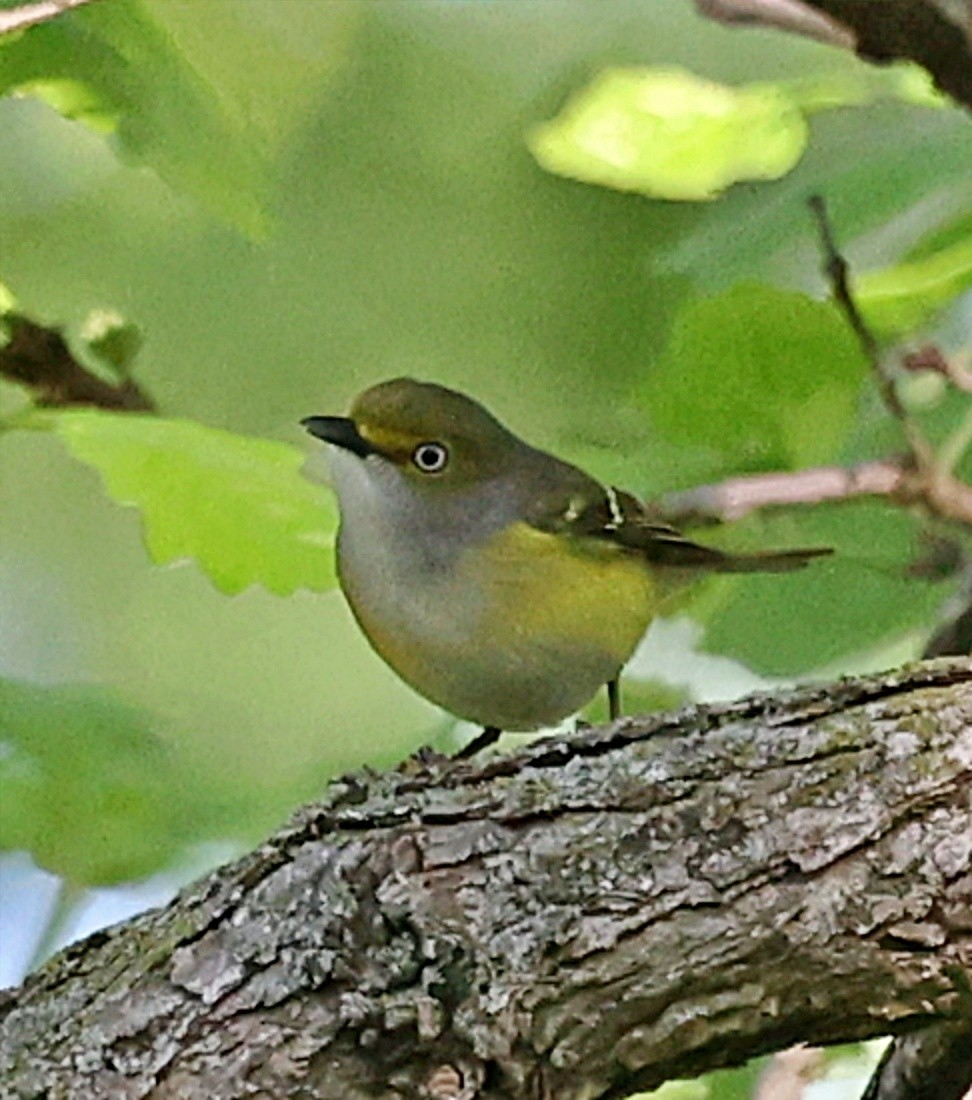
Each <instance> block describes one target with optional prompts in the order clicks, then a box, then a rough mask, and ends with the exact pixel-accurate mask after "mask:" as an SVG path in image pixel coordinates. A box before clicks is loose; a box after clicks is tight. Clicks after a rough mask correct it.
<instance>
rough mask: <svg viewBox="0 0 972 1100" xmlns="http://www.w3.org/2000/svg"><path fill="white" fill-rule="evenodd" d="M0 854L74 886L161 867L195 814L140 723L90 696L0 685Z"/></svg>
mask: <svg viewBox="0 0 972 1100" xmlns="http://www.w3.org/2000/svg"><path fill="white" fill-rule="evenodd" d="M0 740H2V742H3V744H4V747H5V750H4V753H3V755H2V756H0V789H2V791H3V797H2V798H0V849H5V850H10V849H17V848H24V849H27V850H28V851H29V852H31V854H32V855H33V856H34V858H35V859H36V860H37V862H38V863H39V864H40V865H41V866H42V867H45V868H47V869H48V870H50V871H54V872H55V873H56V874H60V875H63V876H64V877H65V878H66V879H68V880H69V881H71V882H73V883H83V884H84V885H87V886H100V885H105V884H109V883H115V882H121V881H125V880H129V879H134V878H141V877H142V876H144V875H147V874H150V873H151V872H153V871H157V870H158V869H159V868H161V867H164V866H166V864H168V863H169V862H170V861H171V860H172V859H173V857H174V856H176V855H177V854H178V852H179V851H180V850H181V849H182V846H183V845H184V844H185V843H186V840H187V839H188V838H191V837H192V834H193V827H190V828H189V829H187V827H186V823H187V822H191V821H196V822H198V811H199V807H198V806H193V805H192V799H191V794H190V784H189V783H188V782H187V777H186V776H185V775H183V774H180V772H179V769H178V767H177V766H176V765H175V763H174V761H173V759H172V757H171V754H170V753H169V752H168V750H167V749H166V747H165V745H164V743H163V742H162V741H161V739H160V738H159V737H158V736H157V735H156V734H155V732H154V731H153V729H152V723H151V721H150V719H149V717H148V716H147V715H146V714H145V713H143V712H141V711H138V710H136V709H135V708H133V707H131V706H127V705H125V704H124V703H122V702H120V701H119V700H117V699H115V698H114V697H112V696H111V695H110V694H109V693H107V692H104V691H102V690H101V689H99V688H94V687H88V686H62V687H57V688H48V687H36V686H33V685H30V684H24V683H17V682H14V681H9V680H2V679H0Z"/></svg>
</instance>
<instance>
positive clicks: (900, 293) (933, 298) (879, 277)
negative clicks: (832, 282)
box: [853, 234, 972, 339]
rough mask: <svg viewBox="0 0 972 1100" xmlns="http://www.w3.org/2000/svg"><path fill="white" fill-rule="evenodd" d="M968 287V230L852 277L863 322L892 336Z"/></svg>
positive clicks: (971, 278) (971, 260)
mask: <svg viewBox="0 0 972 1100" xmlns="http://www.w3.org/2000/svg"><path fill="white" fill-rule="evenodd" d="M969 287H972V234H970V235H969V236H967V237H966V238H965V239H963V240H958V241H955V242H954V243H953V244H951V245H949V246H947V247H945V248H943V249H942V250H941V251H940V252H936V253H933V254H932V255H930V256H922V257H921V258H919V259H910V260H904V261H902V262H901V263H898V264H894V265H893V266H891V267H887V268H884V269H883V270H881V271H868V272H864V273H863V274H861V275H858V276H856V277H855V278H854V280H853V289H854V295H855V298H856V300H857V303H858V305H859V306H860V307H861V310H862V312H863V314H864V318H865V320H866V321H867V323H868V324H869V325H870V326H871V328H872V329H874V330H875V331H876V332H877V333H878V334H879V335H880V336H882V337H884V338H885V339H892V338H894V337H896V336H902V335H904V334H906V333H912V332H914V331H915V330H916V329H918V328H920V327H921V326H922V325H924V324H925V323H926V322H928V321H929V320H930V319H931V318H932V317H933V316H934V314H935V313H936V312H937V311H938V310H940V309H942V308H943V307H944V306H947V305H948V304H949V303H950V302H953V301H954V300H955V299H956V298H957V297H958V296H959V295H960V294H961V293H962V292H963V291H965V290H968V289H969Z"/></svg>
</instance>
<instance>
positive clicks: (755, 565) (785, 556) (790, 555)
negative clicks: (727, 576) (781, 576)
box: [703, 546, 833, 573]
mask: <svg viewBox="0 0 972 1100" xmlns="http://www.w3.org/2000/svg"><path fill="white" fill-rule="evenodd" d="M832 553H833V549H832V548H831V547H829V546H817V547H812V548H809V549H805V550H764V551H761V552H759V553H754V554H724V553H722V552H721V551H715V552H714V557H713V558H712V559H711V560H710V561H709V562H707V563H706V564H705V565H704V566H703V568H705V569H711V570H713V572H716V573H792V572H793V571H794V570H795V569H803V568H804V566H806V565H808V564H809V563H810V562H811V561H813V560H814V558H824V557H826V556H827V555H828V554H832Z"/></svg>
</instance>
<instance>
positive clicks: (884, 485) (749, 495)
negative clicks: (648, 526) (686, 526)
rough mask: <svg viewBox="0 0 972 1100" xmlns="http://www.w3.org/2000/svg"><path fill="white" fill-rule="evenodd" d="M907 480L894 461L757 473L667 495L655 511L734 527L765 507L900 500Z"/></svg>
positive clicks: (902, 468)
mask: <svg viewBox="0 0 972 1100" xmlns="http://www.w3.org/2000/svg"><path fill="white" fill-rule="evenodd" d="M908 479H909V473H908V471H907V470H906V469H905V465H904V464H903V463H902V462H900V461H897V460H894V459H879V460H877V461H875V462H864V463H861V464H860V465H859V466H848V467H845V466H814V467H812V468H810V469H809V470H792V471H788V472H786V473H772V474H752V475H750V476H748V477H732V478H728V479H727V480H726V481H719V482H715V483H713V484H710V485H697V486H695V487H694V488H692V489H686V490H684V491H682V492H679V493H668V494H667V495H665V496H663V497H661V498H660V499H659V500H658V501H657V502H655V507H656V508H657V509H658V511H659V514H660V515H661V516H662V517H663V518H664V519H666V520H667V521H668V522H670V523H675V524H682V523H730V522H732V521H734V520H739V519H743V518H744V517H745V516H748V515H750V514H751V513H753V512H757V511H759V510H760V509H762V508H779V507H786V506H788V505H796V504H820V503H822V502H824V501H837V500H852V499H854V498H855V497H862V496H877V497H896V496H898V495H899V494H902V493H904V492H905V491H906V488H907V485H908Z"/></svg>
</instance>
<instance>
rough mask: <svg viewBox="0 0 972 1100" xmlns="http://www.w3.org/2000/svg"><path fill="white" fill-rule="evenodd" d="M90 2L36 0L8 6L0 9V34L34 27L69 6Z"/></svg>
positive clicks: (54, 16)
mask: <svg viewBox="0 0 972 1100" xmlns="http://www.w3.org/2000/svg"><path fill="white" fill-rule="evenodd" d="M91 2H92V0H37V3H34V4H23V5H21V6H20V7H19V8H8V9H7V10H6V11H0V34H12V33H13V32H14V31H25V30H27V28H28V27H36V26H37V25H38V24H39V23H46V22H48V20H51V19H55V18H56V17H57V16H59V15H62V14H63V13H64V12H66V11H70V10H71V8H80V7H81V6H82V4H90V3H91Z"/></svg>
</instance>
